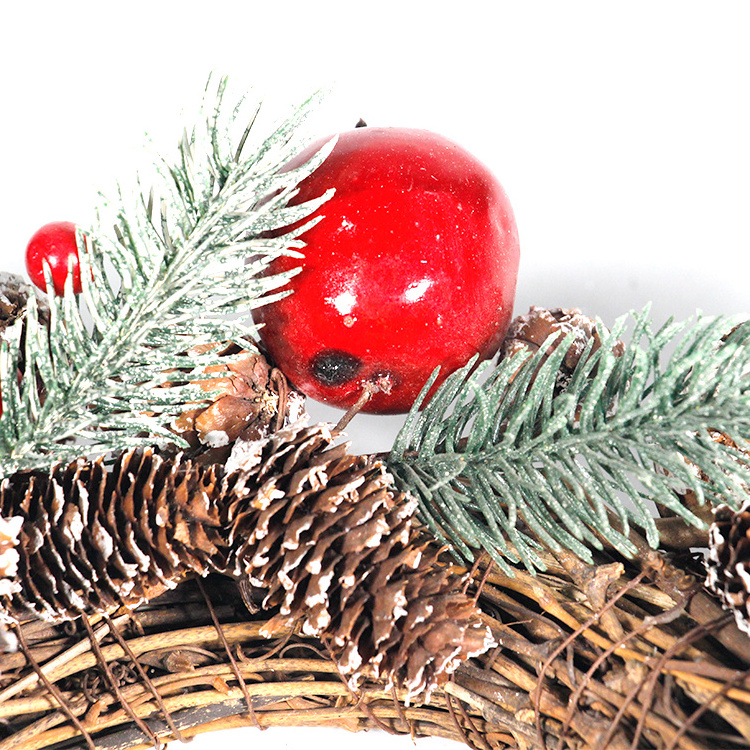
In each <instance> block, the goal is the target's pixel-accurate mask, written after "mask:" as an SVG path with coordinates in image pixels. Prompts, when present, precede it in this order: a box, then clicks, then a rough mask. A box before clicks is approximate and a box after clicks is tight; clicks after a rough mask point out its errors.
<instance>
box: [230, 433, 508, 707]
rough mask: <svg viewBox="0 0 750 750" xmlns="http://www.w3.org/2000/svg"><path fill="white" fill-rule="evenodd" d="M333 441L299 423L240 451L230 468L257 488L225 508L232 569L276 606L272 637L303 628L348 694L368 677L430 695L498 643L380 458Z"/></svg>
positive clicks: (266, 603)
mask: <svg viewBox="0 0 750 750" xmlns="http://www.w3.org/2000/svg"><path fill="white" fill-rule="evenodd" d="M332 440H333V438H332V435H331V433H330V432H329V431H328V429H327V428H326V427H325V426H324V425H316V426H314V427H309V428H300V427H298V426H293V427H291V428H289V429H286V430H283V431H280V432H277V433H276V434H274V435H272V436H271V437H269V438H268V439H267V440H265V441H262V442H255V443H245V444H241V443H238V444H237V445H236V446H235V450H234V452H233V454H232V458H231V459H230V466H231V468H235V467H240V468H242V469H243V470H244V471H247V472H251V473H252V475H253V480H252V481H253V483H254V485H255V487H256V490H255V492H254V494H253V495H252V501H251V502H250V503H248V502H247V501H246V500H243V499H242V494H241V493H240V494H239V495H238V496H237V499H236V500H235V501H234V502H233V503H231V504H230V505H229V507H228V509H227V510H228V516H227V523H228V524H229V526H230V537H229V543H230V546H231V550H232V555H231V558H230V560H229V564H230V569H231V570H232V571H233V572H234V573H235V574H236V575H238V576H243V575H246V576H248V579H249V582H250V583H251V584H252V585H254V586H257V587H259V588H261V589H263V590H265V591H266V592H267V593H266V595H265V599H264V601H263V606H264V607H276V606H278V607H279V608H280V613H279V615H277V617H276V618H274V620H272V622H271V624H270V625H269V630H272V629H273V628H274V626H276V625H278V626H281V625H288V624H290V623H293V622H295V621H298V620H300V621H301V622H302V629H303V632H304V633H306V634H309V635H314V636H317V637H320V638H321V639H322V640H324V641H325V642H326V643H327V644H328V647H329V648H330V650H331V653H332V655H333V657H334V658H335V659H336V661H337V662H338V664H339V668H340V669H341V671H342V673H343V674H344V675H346V676H347V677H348V679H349V682H350V684H351V685H352V687H354V686H356V685H357V684H358V681H359V679H360V677H362V676H363V675H365V674H367V673H368V672H369V673H370V674H372V675H373V676H375V677H383V678H385V679H386V680H387V681H388V682H389V683H390V684H393V683H395V684H398V685H404V686H405V687H406V689H407V692H408V696H409V698H413V697H415V696H417V695H422V696H424V697H425V699H428V698H429V695H430V693H431V692H432V690H434V688H435V687H436V686H437V685H438V684H439V683H440V682H441V681H443V680H444V679H446V678H447V675H448V674H450V673H451V672H452V671H453V670H455V668H456V667H457V666H458V665H459V664H460V663H461V662H462V661H463V660H465V659H467V658H468V657H470V656H474V655H477V654H480V653H483V652H485V651H486V650H487V649H488V648H490V647H491V646H492V645H494V641H493V640H492V636H491V633H490V631H489V629H488V628H487V627H486V626H485V625H483V624H482V622H481V620H480V616H479V610H478V609H477V608H476V606H475V604H474V603H473V601H472V600H471V599H469V598H468V597H467V596H466V595H465V594H463V593H462V587H463V585H464V583H465V581H466V577H465V576H462V575H458V574H456V573H455V572H453V570H452V569H451V568H450V566H449V565H448V564H447V563H446V562H443V560H442V559H441V557H440V555H439V553H438V551H436V550H435V549H434V548H432V547H431V546H430V543H429V540H427V539H425V538H423V537H422V536H421V535H420V533H419V532H418V531H417V529H416V528H415V522H414V512H415V510H416V503H415V501H413V500H411V499H407V497H406V496H404V495H403V494H402V493H398V492H396V491H394V490H393V489H391V478H390V476H389V475H388V474H387V473H386V472H385V470H384V468H383V466H382V464H381V463H380V462H378V461H373V460H371V459H368V458H367V457H363V456H352V455H348V454H347V453H346V446H345V445H338V446H335V447H331V444H332ZM245 481H249V479H248V480H245Z"/></svg>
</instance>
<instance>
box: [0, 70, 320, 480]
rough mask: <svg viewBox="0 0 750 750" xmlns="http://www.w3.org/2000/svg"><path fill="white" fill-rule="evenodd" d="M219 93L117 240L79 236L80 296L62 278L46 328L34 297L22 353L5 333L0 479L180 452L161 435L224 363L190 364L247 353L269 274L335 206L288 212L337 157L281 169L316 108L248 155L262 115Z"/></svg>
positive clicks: (272, 288) (129, 203)
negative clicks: (231, 345) (97, 457)
mask: <svg viewBox="0 0 750 750" xmlns="http://www.w3.org/2000/svg"><path fill="white" fill-rule="evenodd" d="M226 87H227V82H226V79H222V80H220V81H218V82H217V83H212V82H211V81H209V87H208V88H207V92H206V97H205V103H204V106H203V108H202V110H201V116H200V118H199V123H198V125H197V126H196V128H195V129H194V130H193V132H191V133H189V134H188V133H185V135H184V136H183V138H182V141H181V143H180V145H179V150H178V155H177V159H176V160H175V161H174V163H166V162H165V163H163V164H161V165H159V167H158V171H159V177H160V180H161V181H160V184H158V185H156V186H155V188H154V190H153V191H151V192H150V193H147V194H137V195H133V196H129V195H125V194H123V191H122V190H121V191H120V195H119V200H118V203H117V205H116V206H115V208H114V211H115V218H114V224H115V227H114V231H111V229H110V227H111V223H108V220H105V219H103V218H102V216H101V215H100V220H99V228H98V229H96V230H95V231H93V232H91V233H90V234H84V233H82V232H81V233H79V236H78V249H79V259H80V265H81V276H82V281H83V292H82V294H80V295H75V294H74V293H73V291H72V276H70V275H69V277H68V288H67V290H66V293H65V295H64V296H62V297H52V298H51V299H50V307H51V325H50V327H49V330H47V328H46V326H45V325H43V324H40V322H39V320H38V311H37V307H36V303H35V300H34V299H33V298H32V299H31V300H30V302H29V307H28V310H27V321H26V336H25V342H24V343H23V344H22V335H21V334H22V324H21V322H20V321H19V322H17V323H16V324H15V325H14V326H12V327H11V328H9V329H7V331H6V334H5V336H4V340H3V341H2V349H1V351H0V357H1V359H0V367H1V369H0V379H1V380H2V400H3V412H2V416H1V417H0V476H5V475H8V474H10V473H12V472H14V471H18V470H22V469H34V468H40V467H43V466H47V465H50V464H52V463H54V462H56V461H62V460H70V459H73V458H75V457H77V456H79V455H81V453H84V452H85V453H106V452H108V451H113V450H121V449H123V448H126V447H128V446H131V445H135V444H154V443H157V444H159V443H164V442H179V439H178V438H176V437H175V435H174V434H172V433H171V432H170V431H169V430H168V429H167V427H166V425H167V423H168V421H169V420H170V418H171V415H174V414H179V413H180V412H181V411H183V410H184V408H185V404H186V403H188V402H190V401H191V400H202V399H205V398H206V395H207V394H206V392H205V390H202V389H201V388H200V386H199V385H196V384H195V383H194V381H196V380H198V379H201V380H205V379H206V378H207V377H208V376H207V375H206V374H205V368H206V367H208V366H210V365H212V364H215V363H216V362H218V361H219V359H218V353H217V352H216V351H213V352H207V353H203V354H199V355H198V354H191V353H187V350H188V349H190V348H191V347H195V346H197V345H200V344H206V343H217V342H222V341H235V342H237V343H239V344H240V345H241V346H243V347H244V348H252V347H253V341H254V340H255V339H256V333H257V331H256V328H255V326H254V325H253V322H252V318H251V313H252V309H253V308H254V307H257V306H258V305H259V304H263V303H265V302H267V301H269V300H270V299H272V298H273V295H275V294H279V293H283V292H280V291H279V290H280V287H282V286H283V285H284V284H285V283H286V281H287V280H288V278H289V275H288V274H286V275H282V274H279V275H267V268H268V265H269V264H270V262H271V261H272V260H273V259H274V258H276V257H278V256H279V255H281V254H297V255H299V249H301V248H302V247H303V243H302V242H300V241H299V239H298V237H299V235H300V234H301V233H302V232H303V231H304V229H305V228H306V227H305V226H301V227H298V228H297V229H296V230H294V231H289V230H288V227H289V226H290V225H292V224H295V223H297V222H301V221H302V220H304V219H305V218H306V217H308V216H309V215H310V214H311V213H312V211H314V210H315V209H316V208H317V207H318V206H319V205H320V204H321V203H322V202H323V201H325V200H326V199H327V198H328V197H329V196H328V195H327V194H326V195H323V196H321V197H320V198H319V199H317V200H315V201H310V202H307V203H304V204H302V205H299V206H295V207H289V206H288V205H287V204H288V201H289V199H290V197H291V196H292V195H293V192H294V190H295V188H296V186H297V184H298V183H299V182H300V181H301V180H302V179H304V178H305V177H306V176H307V175H308V174H310V173H311V172H312V171H313V170H314V169H315V168H316V167H317V166H318V165H319V164H320V163H321V162H322V161H323V159H324V158H325V157H326V155H327V153H328V152H329V151H330V148H331V147H332V144H329V145H328V146H327V147H325V148H324V149H322V150H321V151H320V152H319V153H318V154H316V155H315V156H314V157H313V158H312V159H310V160H309V161H308V162H307V163H306V164H304V165H302V166H300V167H298V168H296V169H294V170H290V171H283V170H282V167H283V165H284V164H286V163H287V162H288V161H289V160H290V158H291V157H292V156H294V155H295V154H296V153H297V152H298V151H299V149H300V148H301V147H302V146H303V145H305V144H304V143H303V142H301V141H300V139H299V136H298V132H299V128H300V125H301V124H302V122H303V121H304V119H305V117H306V116H307V114H308V113H309V111H310V109H311V108H312V106H313V104H315V102H316V101H317V99H318V98H319V97H317V96H316V97H312V98H311V99H310V100H309V101H308V102H306V103H305V104H304V105H303V106H302V107H300V108H299V110H297V111H296V112H295V113H293V115H292V116H291V117H290V118H289V119H288V120H287V121H285V122H283V123H282V124H281V125H280V126H279V127H278V128H277V129H276V130H275V131H274V132H273V133H272V134H271V135H270V136H269V137H268V138H266V139H265V140H264V141H261V142H260V144H259V145H256V146H254V147H253V148H252V149H251V148H249V143H250V140H251V137H252V136H254V130H253V128H252V127H251V126H252V124H253V123H254V121H255V116H256V115H257V111H258V108H257V107H252V109H251V110H250V111H249V112H247V111H246V110H247V107H248V103H247V102H245V101H244V100H241V101H240V102H239V103H238V104H235V103H232V104H229V103H227V102H226V101H225V94H226ZM248 121H249V122H250V126H246V125H245V123H246V122H248ZM107 210H108V206H107V205H106V203H105V204H104V206H103V209H102V213H103V214H106V213H107ZM47 270H49V269H47ZM22 345H23V346H24V350H25V351H24V354H25V370H24V377H23V379H22V380H21V382H20V383H17V378H16V372H17V371H18V368H19V362H20V361H21V359H22V351H21V347H22ZM161 386H170V387H161ZM40 394H42V395H40Z"/></svg>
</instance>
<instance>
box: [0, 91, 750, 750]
mask: <svg viewBox="0 0 750 750" xmlns="http://www.w3.org/2000/svg"><path fill="white" fill-rule="evenodd" d="M229 98H230V97H229V95H228V94H227V82H226V80H223V79H222V80H219V81H213V82H210V83H209V88H208V90H207V94H206V97H205V100H204V105H203V108H202V110H201V114H200V117H199V118H198V124H197V125H196V127H195V128H194V129H193V130H191V131H186V133H185V135H184V137H183V138H182V140H181V141H180V144H179V148H178V153H177V158H176V159H174V160H172V161H165V162H163V163H162V164H160V165H159V176H160V180H159V182H158V184H156V185H154V186H153V188H151V189H150V190H148V191H145V192H143V193H139V194H137V195H135V196H133V195H130V194H128V193H127V192H126V191H124V190H123V191H121V194H120V195H119V199H118V200H117V201H116V202H106V203H105V204H104V205H103V206H102V210H101V215H100V221H99V223H98V226H97V227H94V228H92V229H86V230H84V229H82V228H81V227H77V226H75V225H73V224H70V223H67V222H56V223H53V224H50V225H47V226H45V227H43V228H42V229H41V230H39V232H38V233H37V234H36V235H34V237H33V238H32V240H31V241H30V243H29V246H28V250H27V268H28V271H29V276H30V277H31V279H32V281H33V282H34V283H35V284H36V286H37V287H38V289H34V288H33V287H31V286H29V285H28V284H26V283H25V282H24V281H23V279H20V278H19V277H16V276H12V275H9V274H4V275H2V277H0V339H1V346H2V348H1V349H0V387H1V388H2V413H1V414H0V472H1V473H2V483H1V484H0V593H1V594H2V604H0V616H1V620H0V621H1V622H2V623H3V626H2V632H1V633H0V635H1V637H2V654H0V714H1V715H2V719H3V725H2V739H0V750H9V749H10V748H19V749H23V750H31V749H32V748H65V747H89V748H140V747H152V746H153V747H159V746H161V745H163V744H164V743H165V742H167V741H171V740H186V739H188V738H190V737H192V736H194V735H195V734H197V733H199V732H205V731H212V730H216V729H221V728H224V727H231V726H240V725H248V726H255V727H271V726H281V725H290V724H294V725H300V726H308V725H326V726H342V727H346V728H349V729H352V730H358V729H364V728H369V727H378V728H380V729H382V730H385V731H388V732H392V733H406V734H411V735H412V736H415V737H416V736H425V735H428V736H440V737H447V738H453V739H457V740H461V741H464V742H466V743H467V744H469V745H471V746H473V747H477V748H480V747H481V748H485V749H486V748H492V749H493V750H494V749H496V748H497V749H500V748H522V749H524V750H525V749H526V748H564V747H571V748H605V747H608V748H617V749H619V748H623V750H624V749H625V748H651V747H653V748H686V749H688V748H689V749H693V748H695V749H697V748H706V749H709V748H716V747H718V746H721V747H726V748H732V747H746V746H748V743H750V711H749V710H748V705H750V685H749V684H748V679H749V675H750V672H748V668H749V667H750V657H748V653H750V649H749V648H748V646H749V645H750V643H749V642H748V637H749V636H748V634H749V633H750V625H748V599H749V597H748V591H749V590H750V584H749V581H750V579H748V574H747V572H746V569H745V561H746V559H747V558H748V557H750V550H749V549H748V542H747V539H748V527H750V511H749V510H748V508H749V507H750V506H749V505H748V503H747V500H748V482H747V476H748V474H747V471H748V452H747V451H748V436H750V379H749V378H748V374H749V373H750V342H749V339H750V323H748V322H747V321H746V320H744V319H742V318H740V317H737V318H734V317H711V318H709V317H700V316H699V317H696V318H695V319H693V320H690V321H684V322H675V321H668V322H666V323H665V324H663V325H659V326H657V325H655V324H654V323H652V321H651V319H650V316H649V311H648V310H647V309H646V310H642V311H636V312H632V313H629V314H627V315H625V316H623V317H622V318H621V319H619V320H617V321H615V322H614V324H613V326H612V328H611V329H609V328H608V327H607V326H605V324H604V323H603V322H602V321H601V320H598V319H594V318H590V317H587V316H586V315H584V313H582V312H581V311H579V310H563V309H555V310H548V309H542V308H537V307H534V308H532V309H531V310H529V312H528V313H526V314H524V315H521V316H519V317H517V318H516V319H515V320H511V315H512V306H513V294H514V289H515V282H516V272H517V267H518V235H517V232H516V228H515V222H514V218H513V212H512V209H511V207H510V203H509V201H508V198H507V196H506V195H505V193H504V191H503V189H502V187H501V186H500V185H499V183H498V182H497V180H496V179H495V178H494V176H493V175H492V174H491V172H490V171H489V170H487V169H486V167H484V166H483V165H482V164H480V163H479V162H478V161H477V160H476V159H475V158H474V157H472V156H471V155H470V154H468V153H466V152H465V151H464V150H463V149H461V148H459V147H458V146H456V145H455V144H452V143H451V142H449V141H447V140H446V139H444V138H442V137H439V136H436V135H434V134H432V133H429V132H426V131H417V130H405V129H398V128H368V127H367V126H365V125H364V123H359V127H357V128H355V129H354V130H353V131H350V132H347V133H344V134H341V135H340V136H339V137H338V138H334V139H325V140H323V141H319V142H316V143H314V144H313V145H312V146H308V147H307V148H305V143H304V142H303V139H302V138H301V133H302V131H303V127H302V125H303V121H304V119H305V116H306V114H307V113H308V111H309V110H310V107H312V106H314V105H315V103H316V101H317V97H313V98H312V99H311V100H310V101H309V102H307V103H306V104H305V105H303V106H302V107H301V108H300V109H299V110H298V111H296V112H295V113H294V114H293V115H292V116H291V117H290V118H289V119H288V120H286V121H285V122H283V123H282V124H280V125H279V126H278V127H277V128H276V129H275V130H274V131H273V132H272V133H271V135H270V136H268V137H267V138H265V139H257V138H256V129H257V127H256V125H255V124H254V123H255V122H256V115H257V108H255V107H253V106H252V103H251V102H249V101H247V100H245V99H242V100H241V101H239V103H237V102H235V101H229ZM247 122H249V123H250V125H247V124H246V123H247ZM45 292H48V294H47V293H45ZM305 394H306V395H309V396H311V397H313V398H316V399H322V400H324V401H327V402H329V403H332V404H334V405H336V406H340V407H342V408H344V409H346V410H347V411H346V413H345V415H344V416H343V417H342V419H341V421H340V422H339V423H338V424H336V425H331V424H314V423H312V424H311V423H310V420H309V419H307V418H306V411H305ZM363 410H364V411H371V412H374V413H389V412H405V411H408V416H407V418H406V421H405V423H404V425H403V428H402V429H401V431H400V433H399V434H398V436H397V438H396V440H395V442H394V443H393V445H392V447H391V449H390V450H389V451H388V452H386V453H384V454H381V455H356V454H354V453H352V451H351V450H350V447H349V445H348V444H347V443H346V441H345V436H344V428H345V426H346V424H347V423H348V422H349V421H350V420H351V419H353V418H356V414H357V413H358V412H360V411H363Z"/></svg>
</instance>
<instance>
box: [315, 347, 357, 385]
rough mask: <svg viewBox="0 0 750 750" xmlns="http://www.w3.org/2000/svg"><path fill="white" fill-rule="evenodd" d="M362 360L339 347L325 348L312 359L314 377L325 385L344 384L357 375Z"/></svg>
mask: <svg viewBox="0 0 750 750" xmlns="http://www.w3.org/2000/svg"><path fill="white" fill-rule="evenodd" d="M361 368H362V362H361V360H360V359H359V358H358V357H355V356H354V355H352V354H349V353H348V352H342V351H340V350H338V349H325V350H324V351H322V352H319V353H318V354H316V355H315V357H314V359H313V361H312V366H311V370H312V374H313V377H314V378H315V379H316V380H317V381H318V382H320V383H322V384H323V385H333V386H335V385H343V384H344V383H348V382H349V381H350V380H352V379H353V378H355V377H356V375H357V373H358V372H359V371H360V369H361Z"/></svg>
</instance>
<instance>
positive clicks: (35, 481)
mask: <svg viewBox="0 0 750 750" xmlns="http://www.w3.org/2000/svg"><path fill="white" fill-rule="evenodd" d="M219 480H220V473H219V472H218V471H217V470H214V469H211V468H208V469H206V468H203V467H199V466H196V465H195V464H193V463H191V462H189V461H188V462H180V461H177V462H175V461H168V460H165V459H163V458H161V457H159V456H158V455H155V454H154V453H153V452H152V451H150V450H131V451H126V452H125V453H123V454H121V455H120V456H119V458H118V460H117V462H116V463H115V465H114V466H113V467H112V468H111V469H110V470H108V469H107V468H106V466H105V464H104V461H103V460H102V459H99V460H97V461H93V462H90V461H85V460H79V461H76V462H74V463H72V464H70V465H68V466H55V467H53V468H52V469H51V470H50V471H49V472H48V473H42V472H19V473H17V474H14V475H12V476H10V477H8V478H6V479H5V480H3V482H2V485H0V516H2V517H4V518H6V519H7V518H12V517H14V516H15V517H20V518H22V525H21V528H20V533H19V535H18V539H19V544H18V546H17V548H16V549H17V550H18V553H19V560H18V575H17V577H16V589H17V590H16V591H15V592H14V595H13V598H12V606H11V608H10V609H8V610H6V611H5V612H2V611H0V618H2V619H5V620H6V621H7V620H13V615H12V614H11V611H10V610H11V609H12V610H16V609H19V610H27V611H29V610H30V611H31V612H33V613H34V614H35V615H37V616H38V617H41V618H44V619H48V620H53V621H57V620H63V619H69V618H74V617H76V616H77V615H79V614H80V613H81V612H85V611H92V610H100V611H101V610H104V609H106V608H108V607H111V606H119V605H122V604H128V605H135V604H137V603H139V602H141V601H143V600H145V599H148V598H150V597H151V596H153V595H154V594H155V593H158V592H160V591H163V590H164V589H165V588H171V587H174V586H176V585H177V583H178V582H179V581H180V580H181V579H182V578H184V577H185V575H187V574H189V573H197V574H199V575H205V574H206V573H208V572H210V571H211V570H213V569H214V567H213V561H214V559H216V558H220V559H223V558H222V555H223V554H224V553H223V550H222V546H223V536H222V534H221V530H220V529H219V528H218V526H219V513H218V510H217V508H216V503H215V498H216V495H217V494H218V492H217V490H218V482H219Z"/></svg>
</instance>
